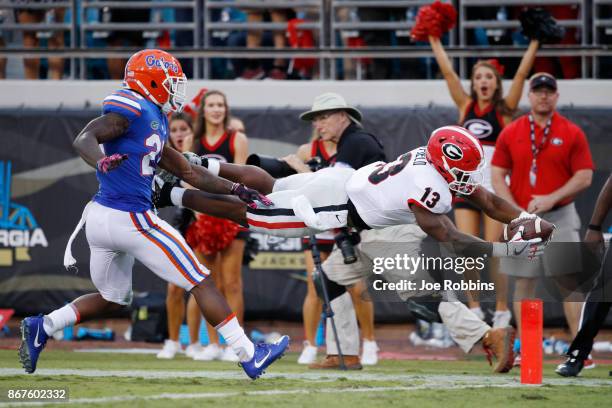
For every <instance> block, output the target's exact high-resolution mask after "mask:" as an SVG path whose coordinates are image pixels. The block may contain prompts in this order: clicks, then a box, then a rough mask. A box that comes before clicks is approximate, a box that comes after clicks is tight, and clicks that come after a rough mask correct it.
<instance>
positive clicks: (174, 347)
mask: <svg viewBox="0 0 612 408" xmlns="http://www.w3.org/2000/svg"><path fill="white" fill-rule="evenodd" d="M181 351H182V350H181V343H179V342H178V341H174V340H170V339H167V340H166V341H164V347H163V348H162V349H161V351H160V352H159V353H157V358H160V359H163V360H171V359H173V358H174V356H176V353H180V352H181Z"/></svg>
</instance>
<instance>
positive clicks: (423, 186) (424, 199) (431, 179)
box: [408, 165, 453, 214]
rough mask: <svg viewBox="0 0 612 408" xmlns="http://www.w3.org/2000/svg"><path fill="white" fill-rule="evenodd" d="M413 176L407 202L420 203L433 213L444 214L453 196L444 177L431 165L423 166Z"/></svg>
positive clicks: (450, 205) (450, 204) (448, 209)
mask: <svg viewBox="0 0 612 408" xmlns="http://www.w3.org/2000/svg"><path fill="white" fill-rule="evenodd" d="M418 172H419V173H420V174H419V175H418V176H417V177H415V178H414V179H413V180H414V183H413V188H412V189H411V191H410V196H409V198H408V202H409V203H412V204H416V205H420V206H421V207H424V208H426V209H428V210H429V211H431V212H433V213H435V214H446V213H448V212H449V211H450V210H451V208H452V202H453V197H452V195H451V192H450V190H449V189H448V184H447V183H446V181H445V180H444V178H443V177H442V176H441V175H440V174H438V172H437V171H436V170H435V169H434V168H433V167H431V166H429V165H428V166H423V167H421V168H420V169H419V171H418Z"/></svg>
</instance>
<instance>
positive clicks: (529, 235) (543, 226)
mask: <svg viewBox="0 0 612 408" xmlns="http://www.w3.org/2000/svg"><path fill="white" fill-rule="evenodd" d="M521 227H523V239H524V240H526V241H527V240H530V239H534V238H542V241H544V242H546V241H548V240H549V239H550V238H551V237H552V233H553V231H554V229H555V228H556V227H555V225H554V224H552V223H550V222H548V221H546V220H543V219H542V218H540V217H534V218H517V219H515V220H512V221H511V222H510V223H509V224H508V225H506V226H505V227H504V233H503V236H502V241H504V242H508V241H509V240H511V239H512V238H513V237H514V236H515V235H516V233H517V232H518V231H519V229H520V228H521Z"/></svg>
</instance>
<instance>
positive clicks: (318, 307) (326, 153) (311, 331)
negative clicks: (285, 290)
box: [285, 133, 336, 364]
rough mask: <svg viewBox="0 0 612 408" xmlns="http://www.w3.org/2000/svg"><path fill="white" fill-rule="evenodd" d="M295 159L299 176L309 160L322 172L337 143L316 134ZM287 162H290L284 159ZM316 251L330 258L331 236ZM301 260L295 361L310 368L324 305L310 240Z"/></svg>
mask: <svg viewBox="0 0 612 408" xmlns="http://www.w3.org/2000/svg"><path fill="white" fill-rule="evenodd" d="M296 156H297V158H298V159H299V161H300V162H301V163H304V165H303V166H299V164H300V162H298V161H295V164H294V165H295V166H296V167H298V170H297V171H298V172H300V173H302V172H309V171H311V168H310V167H309V166H308V165H307V164H305V163H306V162H308V161H309V160H311V159H313V158H314V159H315V160H316V161H317V166H318V167H319V166H320V167H321V168H324V167H328V166H329V165H331V164H333V163H334V162H335V160H336V143H334V142H332V141H330V140H323V139H322V138H321V137H320V136H318V135H317V134H316V133H315V134H314V136H313V138H312V140H311V141H310V143H305V144H303V145H301V146H300V147H299V148H298V151H297V153H296ZM285 159H286V160H291V158H289V157H286V158H285ZM316 237H317V247H318V249H319V251H320V253H321V261H322V262H325V260H326V259H327V258H328V257H329V254H330V253H331V252H332V249H333V247H334V234H333V233H332V232H331V231H328V232H324V233H321V234H317V236H316ZM303 243H304V257H305V258H304V259H305V261H306V274H307V281H306V284H307V289H306V297H305V298H304V303H303V305H302V318H303V319H304V320H303V322H304V336H305V337H306V340H305V341H304V348H303V349H302V354H300V356H299V357H298V364H312V363H314V362H315V361H316V358H317V345H316V340H315V337H316V334H317V327H318V325H319V321H320V320H321V312H322V309H323V307H322V306H323V304H322V302H321V299H320V298H319V296H318V295H317V291H316V289H315V286H314V283H313V281H312V272H313V271H314V262H313V260H312V252H311V251H310V249H308V248H309V247H308V244H309V240H308V239H307V238H304V240H303Z"/></svg>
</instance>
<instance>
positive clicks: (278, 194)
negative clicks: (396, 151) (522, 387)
mask: <svg viewBox="0 0 612 408" xmlns="http://www.w3.org/2000/svg"><path fill="white" fill-rule="evenodd" d="M202 165H204V166H206V167H207V168H208V170H209V171H211V172H213V173H214V174H218V175H220V176H221V177H224V178H227V179H229V180H232V181H236V182H241V183H244V184H245V185H247V186H250V187H252V188H256V189H257V190H259V191H261V192H262V193H264V194H266V193H269V194H268V197H269V198H270V199H271V200H272V201H273V202H274V206H271V207H264V206H258V207H257V208H247V207H246V206H245V205H244V204H243V203H240V202H239V201H237V200H235V199H233V198H232V197H217V196H212V195H209V194H207V193H204V192H200V191H197V190H185V189H182V188H178V187H174V188H172V187H171V186H169V185H165V186H164V187H163V188H162V189H161V191H160V192H159V194H158V197H157V200H156V202H157V204H158V205H160V206H163V205H168V204H169V202H171V203H172V204H174V205H183V206H185V207H188V208H192V209H194V210H196V211H201V212H205V213H209V214H211V215H215V216H221V217H226V218H230V219H232V220H234V221H236V222H238V223H240V224H242V225H248V226H249V228H251V229H253V230H255V231H258V232H262V233H269V234H274V235H282V236H289V237H301V236H305V235H308V234H310V233H313V232H315V233H316V232H320V231H325V230H328V229H333V228H339V227H344V226H347V225H348V226H352V227H355V228H358V229H380V228H385V227H388V226H392V225H400V224H414V223H416V224H418V226H419V227H420V228H421V229H422V230H423V231H424V232H425V233H426V234H427V235H429V236H431V237H432V238H434V239H436V240H438V241H440V242H445V243H451V244H452V247H453V249H454V252H456V253H457V254H461V255H465V256H476V257H477V256H483V255H485V256H494V257H505V256H512V257H524V258H532V257H534V256H537V255H539V254H540V253H541V252H542V251H543V248H544V246H545V245H546V242H541V240H539V239H535V240H530V241H525V240H523V238H522V236H521V234H520V233H519V234H517V235H516V236H514V237H512V239H510V241H509V242H504V243H502V242H495V243H492V242H487V241H483V240H482V239H480V238H477V237H474V236H472V235H469V234H465V233H462V232H460V231H459V230H457V228H456V227H455V225H454V224H453V222H452V221H451V220H450V219H449V218H448V217H447V216H446V215H445V214H446V213H447V212H449V211H450V210H451V202H452V198H453V195H455V194H460V195H461V196H463V197H464V198H465V199H467V200H468V201H470V202H472V203H473V204H474V205H476V206H478V207H479V208H481V209H482V210H483V211H484V212H485V213H486V214H487V215H488V216H490V217H491V218H494V219H497V220H499V221H501V222H503V223H510V222H511V221H512V220H515V219H517V218H523V217H529V218H532V217H535V216H533V215H531V214H527V213H525V212H522V211H521V209H520V208H518V207H516V206H514V205H513V204H511V203H508V202H507V201H505V200H504V199H502V198H500V197H498V196H496V195H495V194H493V193H491V192H489V191H488V190H486V189H485V188H482V187H480V182H481V181H482V178H483V174H482V169H483V167H484V153H483V150H482V146H481V145H480V142H478V140H477V139H476V138H475V137H473V136H472V135H471V134H470V133H469V132H468V131H467V130H466V129H464V128H462V127H459V126H444V127H441V128H439V129H436V130H435V131H434V132H433V133H432V134H431V137H430V139H429V142H428V144H427V146H423V147H419V148H417V149H414V150H412V151H410V152H408V153H405V154H403V155H401V156H400V157H398V158H397V160H395V161H394V162H391V163H385V162H377V163H372V164H370V165H368V166H365V167H362V168H360V169H358V170H353V169H347V168H334V167H332V168H327V169H323V170H320V171H318V172H316V173H303V174H296V175H292V176H289V177H285V178H282V179H278V180H275V179H273V178H272V177H271V176H269V175H268V174H267V173H266V172H265V171H263V170H261V169H258V168H256V167H253V166H237V165H230V164H226V163H218V162H213V161H208V162H206V161H203V163H202ZM413 255H415V256H417V255H418V254H413ZM435 308H436V310H434V314H437V315H438V316H439V318H440V319H441V320H442V321H443V322H444V323H445V324H446V325H447V326H448V327H449V331H450V332H451V335H452V337H453V339H454V340H455V341H456V342H457V343H458V344H459V345H460V346H461V348H462V349H463V350H464V351H466V352H467V351H469V350H470V349H471V348H472V347H473V346H474V344H476V343H477V342H479V341H481V340H482V342H483V346H484V347H485V349H486V350H487V352H491V353H492V354H494V355H495V356H496V357H497V360H498V362H497V365H496V367H495V371H496V372H505V371H508V370H509V369H510V368H511V366H512V361H513V353H512V343H513V339H514V330H513V329H512V328H510V327H508V328H501V329H491V328H490V327H489V326H488V325H486V324H485V323H483V322H482V321H481V320H480V319H478V318H477V317H476V316H475V315H474V314H473V313H471V312H470V311H469V309H467V308H466V307H465V306H464V305H463V304H462V303H459V302H448V301H442V302H438V303H436V305H435ZM424 313H427V311H426V310H424Z"/></svg>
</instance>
